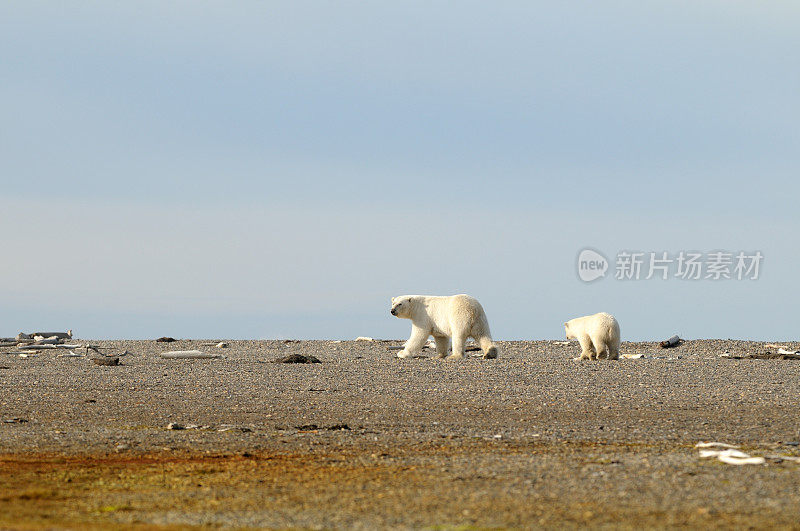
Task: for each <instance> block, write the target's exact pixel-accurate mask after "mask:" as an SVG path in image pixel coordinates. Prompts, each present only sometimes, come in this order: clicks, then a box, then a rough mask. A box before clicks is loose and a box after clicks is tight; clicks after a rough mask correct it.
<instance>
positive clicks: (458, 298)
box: [391, 295, 497, 359]
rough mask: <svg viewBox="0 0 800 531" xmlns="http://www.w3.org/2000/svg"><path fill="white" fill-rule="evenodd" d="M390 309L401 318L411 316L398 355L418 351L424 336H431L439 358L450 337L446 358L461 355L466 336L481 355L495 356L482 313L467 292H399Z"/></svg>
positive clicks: (425, 338) (486, 323) (478, 305)
mask: <svg viewBox="0 0 800 531" xmlns="http://www.w3.org/2000/svg"><path fill="white" fill-rule="evenodd" d="M391 312H392V315H396V316H397V317H400V318H401V319H411V337H410V338H408V341H406V345H405V348H404V349H403V350H401V351H400V352H399V353H398V354H397V357H398V358H408V357H409V356H415V355H417V354H419V353H420V351H421V350H422V347H423V345H424V344H425V341H427V340H428V336H433V339H434V341H435V342H436V353H437V354H438V355H439V357H440V358H444V357H445V356H447V348H448V346H449V343H450V339H452V340H453V354H452V355H451V356H450V358H452V359H461V358H463V357H464V344H465V343H466V342H467V339H468V338H470V337H471V338H473V339H475V341H477V342H478V344H479V345H480V347H481V350H483V357H484V358H496V357H497V347H496V346H495V344H494V343H493V342H492V336H491V334H490V332H489V322H488V321H487V320H486V313H485V312H484V311H483V307H482V306H481V304H480V303H479V302H478V301H477V300H475V299H473V298H472V297H470V296H469V295H452V296H448V297H436V296H433V295H401V296H400V297H394V298H392V310H391Z"/></svg>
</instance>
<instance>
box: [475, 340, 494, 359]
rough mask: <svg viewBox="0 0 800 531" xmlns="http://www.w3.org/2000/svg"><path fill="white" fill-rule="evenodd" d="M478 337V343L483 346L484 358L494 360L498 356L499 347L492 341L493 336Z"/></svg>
mask: <svg viewBox="0 0 800 531" xmlns="http://www.w3.org/2000/svg"><path fill="white" fill-rule="evenodd" d="M476 339H477V340H478V344H479V345H480V346H481V350H482V351H483V357H484V359H487V360H493V359H495V358H496V357H497V347H496V346H495V345H494V343H493V342H492V338H491V337H489V336H483V337H478V338H476Z"/></svg>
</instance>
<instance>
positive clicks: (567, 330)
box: [564, 321, 575, 339]
mask: <svg viewBox="0 0 800 531" xmlns="http://www.w3.org/2000/svg"><path fill="white" fill-rule="evenodd" d="M570 322H571V321H567V322H566V323H564V332H565V333H566V334H567V339H575V332H573V331H572V330H570V328H569V323H570Z"/></svg>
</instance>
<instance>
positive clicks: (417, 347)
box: [397, 326, 430, 358]
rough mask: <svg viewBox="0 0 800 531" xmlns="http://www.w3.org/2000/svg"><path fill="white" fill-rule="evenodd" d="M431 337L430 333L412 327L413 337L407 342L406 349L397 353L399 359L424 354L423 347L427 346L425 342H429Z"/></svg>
mask: <svg viewBox="0 0 800 531" xmlns="http://www.w3.org/2000/svg"><path fill="white" fill-rule="evenodd" d="M429 335H430V331H428V330H424V329H422V328H419V327H416V326H412V327H411V337H409V338H408V341H406V346H405V348H403V350H401V351H400V352H398V353H397V357H398V358H410V357H411V356H417V355H418V354H419V353H420V352H422V347H423V346H425V341H427V340H428V336H429Z"/></svg>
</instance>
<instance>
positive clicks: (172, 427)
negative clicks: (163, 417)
mask: <svg viewBox="0 0 800 531" xmlns="http://www.w3.org/2000/svg"><path fill="white" fill-rule="evenodd" d="M167 429H168V430H185V429H186V428H184V427H183V424H178V423H177V422H170V423H169V424H167Z"/></svg>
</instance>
